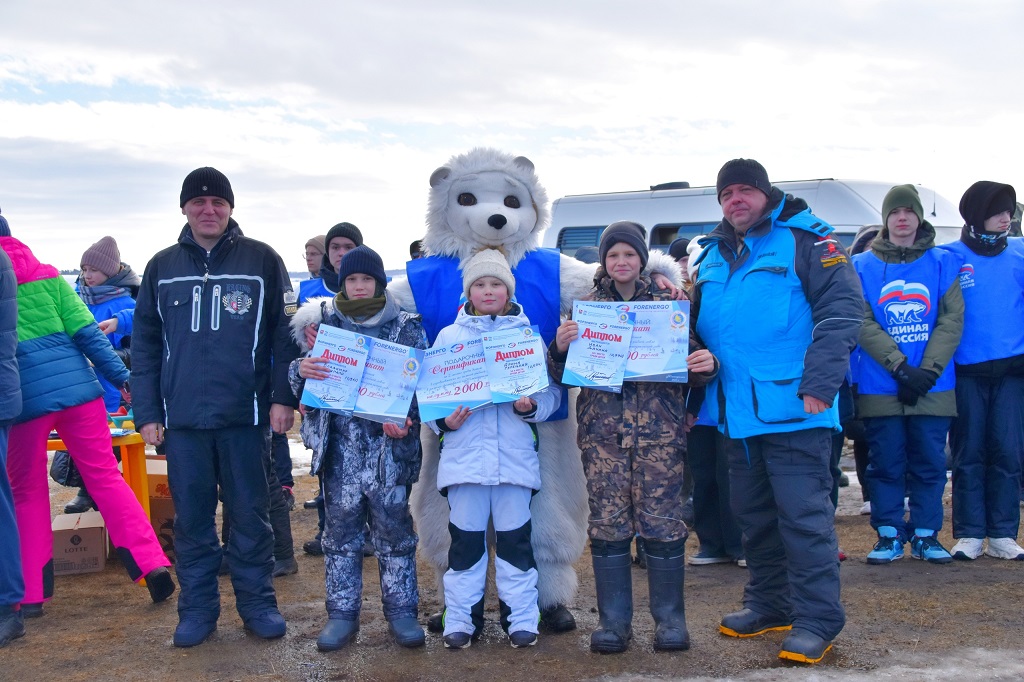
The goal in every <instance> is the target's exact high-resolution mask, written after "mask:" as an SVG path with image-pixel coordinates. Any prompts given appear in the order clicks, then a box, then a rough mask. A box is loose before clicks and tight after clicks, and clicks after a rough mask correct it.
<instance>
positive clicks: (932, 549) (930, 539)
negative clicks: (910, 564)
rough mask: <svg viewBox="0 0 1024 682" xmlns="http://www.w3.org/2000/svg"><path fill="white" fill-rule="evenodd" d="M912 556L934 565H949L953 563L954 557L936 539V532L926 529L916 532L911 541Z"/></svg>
mask: <svg viewBox="0 0 1024 682" xmlns="http://www.w3.org/2000/svg"><path fill="white" fill-rule="evenodd" d="M910 556H912V557H914V558H915V559H924V560H925V561H928V562H931V563H933V564H948V563H950V562H951V561H953V556H952V555H951V554H950V553H949V552H947V551H946V548H945V547H943V546H942V543H940V542H939V539H938V538H937V537H935V531H933V530H927V529H924V528H917V529H915V530H914V537H912V538H911V539H910Z"/></svg>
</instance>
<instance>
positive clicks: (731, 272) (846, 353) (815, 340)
mask: <svg viewBox="0 0 1024 682" xmlns="http://www.w3.org/2000/svg"><path fill="white" fill-rule="evenodd" d="M768 206H769V207H770V209H769V212H768V213H767V214H766V215H765V216H763V217H762V218H761V219H760V220H759V221H758V222H757V223H755V224H754V225H753V226H751V227H750V228H749V229H748V230H747V232H746V235H745V238H744V244H745V248H743V249H742V250H741V251H739V252H737V251H738V249H737V245H738V242H737V239H736V231H735V229H734V228H733V226H732V225H730V224H729V223H728V221H725V220H723V221H722V222H721V223H720V224H719V225H718V227H716V228H715V229H714V230H713V231H712V232H711V234H710V235H708V236H707V237H705V238H704V239H702V240H701V242H700V243H701V245H702V246H704V247H705V250H704V252H703V253H702V254H701V256H699V257H698V262H697V264H698V268H699V269H698V273H697V279H696V282H695V288H694V296H693V302H692V306H693V307H692V311H693V312H692V314H693V316H694V317H695V318H696V319H697V332H698V333H699V334H700V337H701V338H702V339H703V341H704V343H705V344H706V345H707V347H708V349H709V350H711V352H712V353H714V354H715V356H716V357H717V358H718V360H719V362H721V370H720V372H719V374H718V378H719V382H718V386H719V388H718V393H719V395H718V397H719V407H720V409H721V410H722V413H723V414H724V420H722V421H721V422H720V424H719V430H721V431H722V432H723V433H724V434H725V435H726V436H728V437H730V438H747V437H751V436H758V435H763V434H766V433H780V432H790V431H799V430H803V429H810V428H815V427H826V428H833V429H838V428H839V416H838V407H837V405H836V394H837V392H838V390H839V387H840V385H841V384H842V382H843V378H844V377H845V375H846V371H847V368H848V366H849V359H850V350H851V349H852V348H853V347H854V345H856V343H857V335H858V332H859V331H860V325H861V320H862V318H863V305H864V304H863V300H862V298H861V291H860V284H859V282H858V281H857V275H856V273H855V272H854V270H853V267H852V266H851V264H850V262H849V258H848V256H847V254H846V251H845V249H844V248H843V246H842V245H841V244H840V243H839V242H838V241H837V240H836V239H834V238H833V236H832V234H833V229H832V226H831V225H829V224H828V223H825V222H824V221H822V220H820V219H818V218H816V217H815V216H814V215H813V214H812V213H811V212H810V209H808V208H807V204H806V203H805V202H804V201H803V200H802V199H794V198H793V197H791V196H789V195H785V196H783V194H782V192H781V191H780V190H778V189H773V190H772V194H771V197H770V199H769V202H768ZM803 396H812V397H814V398H817V399H819V400H821V401H823V402H824V403H825V404H826V405H828V406H829V408H828V409H827V410H825V411H824V412H821V413H819V414H817V415H812V414H809V413H807V412H805V411H804V403H803ZM723 398H724V400H723Z"/></svg>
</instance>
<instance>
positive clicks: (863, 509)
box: [860, 500, 871, 516]
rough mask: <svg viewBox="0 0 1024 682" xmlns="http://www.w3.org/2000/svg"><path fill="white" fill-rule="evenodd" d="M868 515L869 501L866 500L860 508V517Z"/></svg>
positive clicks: (869, 511) (869, 512)
mask: <svg viewBox="0 0 1024 682" xmlns="http://www.w3.org/2000/svg"><path fill="white" fill-rule="evenodd" d="M869 514H871V500H868V501H867V502H865V503H864V504H862V505H861V507H860V515H861V516H868V515H869Z"/></svg>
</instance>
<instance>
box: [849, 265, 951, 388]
mask: <svg viewBox="0 0 1024 682" xmlns="http://www.w3.org/2000/svg"><path fill="white" fill-rule="evenodd" d="M853 266H854V268H856V270H857V275H858V276H859V277H860V283H861V287H862V288H863V289H864V299H865V300H866V301H867V302H868V305H870V306H871V309H872V310H873V311H874V313H875V320H876V321H877V322H878V324H880V325H881V326H882V329H884V330H885V331H886V333H888V334H889V336H891V337H892V338H893V339H894V340H895V341H896V345H897V346H899V349H900V351H901V352H902V353H903V354H905V355H906V356H907V362H909V363H910V364H911V365H913V366H914V367H920V366H921V359H922V358H923V357H924V351H925V348H926V347H927V346H928V339H929V338H931V333H932V330H934V329H935V323H936V321H937V320H938V317H939V302H940V301H941V300H942V297H943V296H944V295H945V293H946V291H947V290H948V289H949V287H950V286H952V285H953V284H955V283H956V281H957V273H958V271H959V269H960V266H959V257H958V256H955V255H954V254H952V253H950V252H948V251H943V250H939V249H934V248H933V249H929V250H928V251H926V252H925V254H924V255H923V256H921V257H920V258H918V259H917V260H915V261H913V262H911V263H885V262H884V261H882V259H880V258H879V257H878V256H876V255H875V254H873V253H871V252H870V251H867V252H865V253H859V254H857V255H856V256H854V258H853ZM857 374H858V376H856V377H854V379H855V381H856V383H857V392H858V393H861V394H864V395H896V380H895V379H893V378H892V375H891V374H889V372H888V371H887V370H886V369H885V368H884V367H882V365H880V364H879V363H878V362H877V361H876V360H875V359H874V358H872V357H871V356H870V355H869V354H867V353H861V358H860V362H859V363H858V366H857ZM955 381H956V377H955V374H954V371H953V363H952V362H951V363H949V364H948V365H947V366H946V367H945V368H944V369H943V372H942V376H940V377H939V380H938V381H937V382H936V384H935V386H934V387H933V388H932V392H939V391H949V390H952V388H953V386H954V383H955Z"/></svg>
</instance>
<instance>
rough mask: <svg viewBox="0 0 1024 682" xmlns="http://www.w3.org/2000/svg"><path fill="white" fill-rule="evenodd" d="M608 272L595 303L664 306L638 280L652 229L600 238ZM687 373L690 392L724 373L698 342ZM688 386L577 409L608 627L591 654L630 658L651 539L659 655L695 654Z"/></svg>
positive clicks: (556, 355) (640, 385)
mask: <svg viewBox="0 0 1024 682" xmlns="http://www.w3.org/2000/svg"><path fill="white" fill-rule="evenodd" d="M599 251H600V256H601V266H600V268H599V269H598V271H597V274H596V277H595V287H594V289H593V290H592V291H591V293H590V295H589V296H588V297H587V298H588V300H593V301H663V300H670V298H671V297H670V295H669V293H668V292H664V291H657V290H655V289H654V287H653V286H652V284H651V281H650V280H649V279H648V278H646V277H643V276H642V275H641V274H640V273H641V271H642V270H643V268H644V266H645V265H646V263H647V258H648V251H647V244H646V240H645V233H644V228H643V227H642V226H640V225H638V224H636V223H632V222H617V223H613V224H612V225H609V226H608V228H607V229H606V230H605V231H604V234H603V235H602V237H601V244H600V248H599ZM578 334H579V332H578V327H577V325H576V323H575V322H573V321H572V320H567V321H565V322H563V323H562V325H561V326H560V327H559V328H558V332H557V333H556V335H555V341H554V342H553V343H552V344H551V346H550V348H549V360H550V365H551V374H552V376H554V377H555V378H556V379H558V380H561V378H562V373H563V371H564V369H565V359H566V356H567V354H568V348H569V343H571V342H572V341H573V340H575V339H576V338H577V337H578ZM690 349H691V353H690V355H689V357H688V358H687V367H688V371H689V373H690V376H691V382H692V383H693V384H696V385H703V384H705V383H707V382H708V381H709V380H711V379H712V378H713V377H714V376H715V373H716V372H717V362H716V361H715V358H714V356H713V355H712V354H711V353H710V352H709V351H708V350H706V349H703V348H702V347H701V346H700V345H699V344H698V343H697V341H696V339H695V335H694V333H693V330H692V329H691V332H690ZM686 390H687V386H686V385H685V384H672V383H653V382H626V383H625V384H623V386H622V392H621V393H610V392H607V391H600V390H596V389H590V388H583V389H581V390H580V396H579V399H578V400H577V403H576V413H577V419H578V421H579V431H578V435H577V441H578V443H579V447H580V450H581V451H582V457H583V468H584V472H585V473H586V477H587V491H588V493H589V498H590V500H589V502H590V521H589V527H588V533H589V536H590V551H591V555H592V557H593V563H594V578H595V583H596V587H597V602H598V612H599V614H600V621H601V622H600V627H599V629H598V630H597V631H595V632H594V633H593V634H592V635H591V639H590V648H591V650H593V651H598V652H603V653H609V652H611V653H617V652H621V651H625V650H626V648H627V646H628V644H629V640H630V638H631V636H632V626H631V621H632V615H633V604H632V588H631V583H630V581H631V578H630V564H631V560H630V552H629V548H630V543H631V542H632V539H633V536H634V535H635V534H639V535H640V537H642V538H643V539H644V544H645V548H646V550H647V561H648V583H649V589H650V601H651V613H652V615H653V616H654V620H655V623H656V624H657V630H656V633H655V642H654V648H655V649H656V650H680V649H687V648H689V646H690V640H689V635H688V633H687V630H686V616H685V612H684V608H683V572H684V556H683V550H684V545H685V543H686V538H687V530H686V525H685V524H684V523H683V519H682V511H683V496H682V486H683V453H684V452H685V443H686V433H685V430H684V423H685V420H686Z"/></svg>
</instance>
